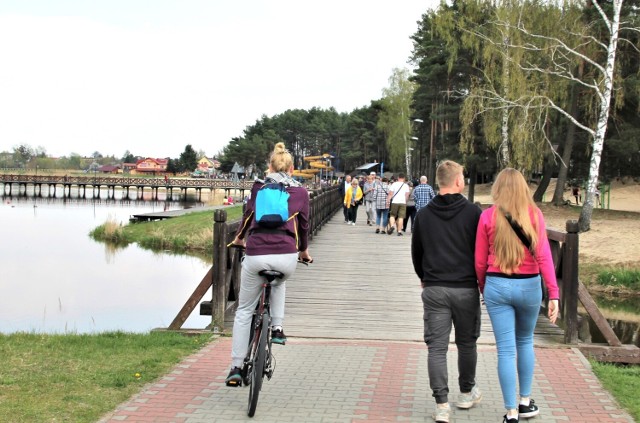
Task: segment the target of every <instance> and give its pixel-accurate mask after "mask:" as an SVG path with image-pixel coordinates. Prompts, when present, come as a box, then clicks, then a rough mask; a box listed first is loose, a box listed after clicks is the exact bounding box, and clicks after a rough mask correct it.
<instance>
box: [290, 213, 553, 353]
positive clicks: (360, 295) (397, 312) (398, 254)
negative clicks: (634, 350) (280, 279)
mask: <svg viewBox="0 0 640 423" xmlns="http://www.w3.org/2000/svg"><path fill="white" fill-rule="evenodd" d="M309 249H310V252H311V255H312V256H313V258H314V263H313V264H312V265H310V266H308V267H305V266H303V265H299V266H298V270H297V271H296V273H295V275H294V277H293V278H292V279H290V280H289V281H288V282H287V302H286V311H285V328H286V333H287V335H288V336H291V337H303V338H333V339H362V340H391V341H414V342H415V341H419V342H423V321H422V300H421V297H420V295H421V292H422V288H421V287H420V281H419V280H418V277H417V276H416V274H415V272H414V271H413V265H412V262H411V234H410V232H409V230H408V231H407V234H406V235H404V236H397V235H396V233H394V234H393V235H381V234H376V233H375V228H374V227H372V226H367V224H366V215H365V212H364V208H363V207H361V208H360V210H359V212H358V222H357V224H356V226H351V225H347V224H345V223H344V218H343V215H342V212H338V213H337V214H336V215H335V216H334V217H333V218H332V219H331V221H330V222H329V223H327V224H326V225H325V226H323V227H322V230H320V231H319V232H318V234H317V235H316V236H315V237H314V238H313V240H312V241H311V243H310V246H309ZM482 312H483V316H482V332H481V337H480V339H479V341H478V342H479V343H480V344H494V343H495V341H494V337H493V333H492V330H491V323H490V321H489V316H488V315H487V313H486V310H485V309H484V307H483V311H482ZM562 333H563V332H562V330H561V329H560V328H558V327H556V326H555V325H551V324H550V323H549V321H548V319H546V317H540V319H539V321H538V327H537V329H536V339H535V342H536V345H538V346H542V345H548V346H550V345H559V344H560V343H561V342H562ZM451 339H452V340H453V333H452V338H451Z"/></svg>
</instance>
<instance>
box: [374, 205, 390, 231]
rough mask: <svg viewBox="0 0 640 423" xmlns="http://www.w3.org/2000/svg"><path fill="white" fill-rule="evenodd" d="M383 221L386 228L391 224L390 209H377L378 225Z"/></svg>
mask: <svg viewBox="0 0 640 423" xmlns="http://www.w3.org/2000/svg"><path fill="white" fill-rule="evenodd" d="M380 221H382V227H383V228H386V227H387V225H388V224H389V209H376V226H380Z"/></svg>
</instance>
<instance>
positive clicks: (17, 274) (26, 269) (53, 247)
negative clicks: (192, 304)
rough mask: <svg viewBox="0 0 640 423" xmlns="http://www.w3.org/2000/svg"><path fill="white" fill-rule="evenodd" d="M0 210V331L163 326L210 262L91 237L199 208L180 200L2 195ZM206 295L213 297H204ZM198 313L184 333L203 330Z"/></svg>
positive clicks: (202, 318)
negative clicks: (132, 221) (141, 217)
mask: <svg viewBox="0 0 640 423" xmlns="http://www.w3.org/2000/svg"><path fill="white" fill-rule="evenodd" d="M1 198H2V204H1V205H0V237H1V238H2V242H0V288H1V290H2V295H1V296H0V332H3V333H10V332H16V331H32V332H46V333H63V332H78V333H85V332H96V331H105V330H125V331H131V332H145V331H148V330H150V329H153V328H155V327H167V326H168V325H169V323H171V321H172V320H173V318H174V317H175V315H176V314H177V312H178V311H179V310H180V308H181V307H182V305H183V304H184V302H185V301H186V299H187V298H189V296H190V295H191V293H192V292H193V289H194V288H195V287H196V286H197V284H198V283H199V282H200V280H201V279H202V277H203V276H204V275H205V274H206V272H207V270H208V269H209V267H210V264H209V263H207V262H206V261H203V260H201V259H200V258H195V257H189V256H183V255H175V254H165V253H154V252H151V251H147V250H143V249H141V248H139V247H137V246H136V245H131V246H128V247H126V248H114V247H113V246H109V245H106V244H103V243H98V242H95V241H93V240H92V239H91V238H90V237H89V236H88V233H89V231H90V230H91V229H93V228H95V227H96V226H98V225H100V224H102V223H104V222H105V221H107V219H112V220H115V221H117V222H121V223H126V222H128V219H129V217H130V215H132V214H139V213H147V212H157V211H162V210H175V209H181V208H184V207H203V206H204V205H205V204H203V203H193V202H191V203H189V202H184V201H136V200H130V199H121V200H113V199H109V200H107V199H98V198H96V199H88V200H87V199H79V198H67V199H57V198H49V197H42V198H41V197H6V196H3V197H1ZM209 297H210V295H209ZM197 313H198V311H197V310H196V311H195V312H194V313H193V314H192V316H190V317H189V319H188V320H187V322H186V323H185V325H184V327H194V328H204V327H206V326H207V325H208V323H209V321H210V317H206V316H199V315H197Z"/></svg>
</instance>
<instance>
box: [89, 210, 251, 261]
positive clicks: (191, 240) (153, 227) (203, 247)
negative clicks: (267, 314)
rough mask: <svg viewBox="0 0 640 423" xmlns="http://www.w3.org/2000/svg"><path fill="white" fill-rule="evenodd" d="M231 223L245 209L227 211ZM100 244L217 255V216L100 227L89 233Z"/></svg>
mask: <svg viewBox="0 0 640 423" xmlns="http://www.w3.org/2000/svg"><path fill="white" fill-rule="evenodd" d="M225 210H226V211H227V220H228V221H233V220H237V219H240V218H241V217H242V205H239V206H232V207H228V208H225ZM89 236H91V237H92V238H93V239H95V240H97V241H104V242H108V243H110V244H113V245H117V246H127V245H129V244H131V243H134V242H135V243H137V244H138V245H139V246H140V247H142V248H146V249H149V250H154V251H162V250H170V251H171V252H172V253H176V254H180V253H201V254H202V253H204V254H207V255H208V256H209V257H210V256H211V253H212V252H213V212H212V211H210V210H209V211H200V212H192V213H187V214H185V215H183V216H179V217H175V218H172V219H166V220H158V221H151V222H141V223H130V224H128V225H124V226H121V225H118V224H117V223H116V222H114V221H112V220H108V221H107V222H106V223H104V224H102V225H100V226H98V227H97V228H95V229H94V230H92V231H91V232H90V233H89Z"/></svg>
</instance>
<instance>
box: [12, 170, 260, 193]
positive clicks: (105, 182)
mask: <svg viewBox="0 0 640 423" xmlns="http://www.w3.org/2000/svg"><path fill="white" fill-rule="evenodd" d="M0 184H2V191H1V193H2V194H4V195H17V196H20V195H26V191H27V187H28V186H31V187H33V193H34V195H36V196H43V194H46V195H48V196H50V195H53V196H56V191H57V190H58V189H62V192H63V197H65V198H68V197H71V191H72V189H76V190H77V192H78V196H79V197H81V198H85V197H86V196H87V189H90V190H91V195H92V196H93V197H95V196H96V192H97V193H99V192H100V189H102V188H106V189H107V193H108V196H109V198H112V197H113V196H114V193H115V191H116V189H121V190H123V191H124V193H125V195H126V196H127V197H129V192H130V190H135V191H136V193H137V194H136V196H137V198H143V195H144V192H145V190H150V191H151V194H152V196H153V198H157V196H158V192H159V191H160V190H164V191H165V192H166V193H168V194H169V195H171V194H173V191H174V190H176V191H179V192H180V193H181V194H182V195H184V196H186V194H187V190H193V191H195V193H196V197H197V198H198V199H200V198H201V195H202V191H204V190H209V191H211V192H213V191H215V190H218V189H221V190H224V191H225V193H226V194H227V195H228V194H229V193H230V192H231V191H240V192H241V196H242V197H244V193H245V191H246V192H248V191H250V190H251V186H252V185H253V181H244V180H240V181H232V180H227V179H206V178H167V179H165V178H164V177H158V178H155V177H129V176H120V175H118V176H116V175H104V174H97V173H95V174H87V176H58V175H27V174H8V175H5V174H0ZM43 188H44V190H45V191H43ZM14 189H17V193H14Z"/></svg>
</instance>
